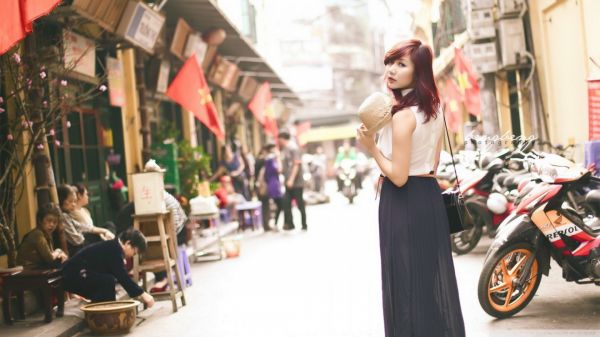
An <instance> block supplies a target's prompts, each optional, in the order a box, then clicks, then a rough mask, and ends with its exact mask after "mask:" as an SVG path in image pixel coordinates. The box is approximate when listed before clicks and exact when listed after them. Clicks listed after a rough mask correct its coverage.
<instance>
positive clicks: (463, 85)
mask: <svg viewBox="0 0 600 337" xmlns="http://www.w3.org/2000/svg"><path fill="white" fill-rule="evenodd" d="M456 79H457V81H458V88H459V89H460V92H461V94H464V93H465V90H467V89H471V82H469V77H468V75H467V72H465V71H463V72H459V73H458V74H456Z"/></svg>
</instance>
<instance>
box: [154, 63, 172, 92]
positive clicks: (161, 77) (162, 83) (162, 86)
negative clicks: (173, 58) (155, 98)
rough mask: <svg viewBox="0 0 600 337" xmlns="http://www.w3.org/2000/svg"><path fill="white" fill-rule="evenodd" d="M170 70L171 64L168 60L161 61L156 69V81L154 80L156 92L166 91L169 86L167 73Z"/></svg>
mask: <svg viewBox="0 0 600 337" xmlns="http://www.w3.org/2000/svg"><path fill="white" fill-rule="evenodd" d="M170 72H171V64H170V63H169V61H165V60H163V61H161V62H160V69H159V70H158V81H156V92H160V93H163V94H164V93H166V92H167V87H168V86H169V73H170Z"/></svg>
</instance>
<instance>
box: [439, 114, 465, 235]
mask: <svg viewBox="0 0 600 337" xmlns="http://www.w3.org/2000/svg"><path fill="white" fill-rule="evenodd" d="M442 116H443V118H444V128H445V129H446V138H447V139H448V146H449V147H450V155H451V156H452V166H453V167H454V174H455V175H456V188H454V189H448V190H446V191H443V192H442V197H443V199H444V205H445V206H446V214H447V215H448V224H449V225H450V234H455V233H458V232H462V231H464V230H465V229H469V228H470V227H471V226H472V222H471V220H470V217H469V214H468V211H467V209H466V207H465V201H464V199H463V196H462V194H461V193H460V183H459V182H458V173H457V172H456V165H455V164H454V153H453V152H452V143H451V142H450V133H449V132H448V126H447V125H446V116H445V115H444V112H442Z"/></svg>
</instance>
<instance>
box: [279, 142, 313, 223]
mask: <svg viewBox="0 0 600 337" xmlns="http://www.w3.org/2000/svg"><path fill="white" fill-rule="evenodd" d="M290 139H291V136H290V133H289V132H287V131H282V132H280V133H279V136H278V137H277V142H278V143H279V147H280V149H281V172H282V173H283V177H284V181H285V196H284V198H283V220H284V224H283V229H285V230H292V229H294V228H295V226H294V219H293V216H292V200H295V201H296V205H297V206H298V210H300V215H301V217H302V230H303V231H306V230H308V226H307V224H306V206H305V203H304V197H303V193H304V178H303V174H302V159H301V156H300V150H299V149H298V147H297V146H295V145H294V144H292V143H291V142H290Z"/></svg>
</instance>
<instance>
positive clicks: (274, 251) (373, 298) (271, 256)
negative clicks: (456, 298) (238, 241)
mask: <svg viewBox="0 0 600 337" xmlns="http://www.w3.org/2000/svg"><path fill="white" fill-rule="evenodd" d="M307 212H308V223H309V230H308V232H306V233H304V232H301V231H299V230H298V231H294V232H292V233H288V232H278V233H257V232H254V233H252V232H251V231H247V232H245V233H244V234H243V235H244V239H243V242H242V248H241V255H240V256H239V257H238V258H233V259H226V260H223V261H217V262H201V263H195V264H193V265H192V273H193V282H194V284H193V286H192V287H190V288H188V289H187V290H186V298H187V302H188V304H187V306H185V307H183V308H180V310H179V311H178V312H177V313H172V312H171V305H170V303H169V302H158V303H157V305H156V306H155V307H154V308H152V309H149V310H146V311H144V312H141V313H140V314H139V316H140V319H139V320H138V322H137V326H136V327H135V328H134V329H133V330H132V331H131V333H130V334H129V335H128V336H143V337H150V336H181V337H183V336H202V337H238V336H239V337H254V336H256V337H259V336H260V337H271V336H272V337H321V336H322V337H354V336H356V337H371V336H373V337H380V336H381V337H383V336H384V333H383V320H382V313H381V298H380V297H381V291H380V275H379V274H380V270H379V268H380V267H379V246H378V232H377V201H375V200H374V196H373V194H372V193H371V192H370V191H364V192H362V194H361V195H359V197H358V198H357V200H356V203H355V204H353V205H349V204H348V202H347V201H346V200H345V199H343V198H342V197H341V196H340V195H339V194H337V193H335V192H334V193H333V194H332V200H331V203H329V204H324V205H315V206H309V208H308V210H307ZM296 216H297V219H298V221H297V226H298V225H299V218H298V216H299V214H298V213H296ZM489 244H490V239H487V238H486V239H484V240H483V242H482V243H480V246H479V247H477V248H476V249H475V251H473V252H472V253H470V254H468V255H464V256H458V257H455V259H454V261H455V267H456V273H457V278H458V284H459V291H460V298H461V304H462V308H463V313H464V318H465V324H466V329H467V336H473V337H485V336H490V337H504V336H510V337H519V336H527V337H530V336H545V337H547V336H561V337H563V336H567V337H571V336H600V315H599V313H600V289H598V288H596V286H594V285H577V284H574V283H567V282H565V281H564V280H563V279H562V278H561V271H560V269H559V268H558V266H557V265H556V264H553V266H552V270H551V275H550V277H549V278H546V277H544V278H543V279H542V282H541V285H540V288H539V290H538V293H537V295H536V296H535V298H534V299H533V301H532V302H531V303H530V305H529V306H528V307H527V308H525V309H524V310H523V311H522V312H521V313H519V314H517V315H516V316H515V317H513V318H510V319H505V320H495V319H493V318H492V317H490V316H488V315H487V314H486V313H485V312H484V311H483V310H482V309H481V308H480V306H479V302H478V300H477V282H478V278H479V272H480V271H481V264H482V262H483V258H484V255H485V252H486V249H487V247H488V246H489ZM432 324H435V322H432ZM88 333H89V332H83V333H80V334H79V335H80V336H86V335H88Z"/></svg>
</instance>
